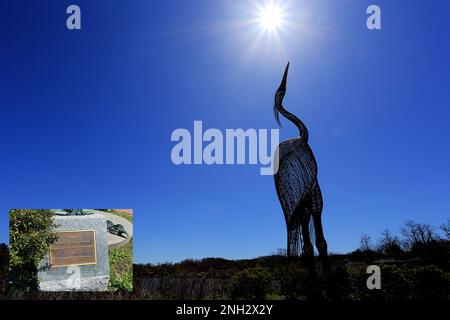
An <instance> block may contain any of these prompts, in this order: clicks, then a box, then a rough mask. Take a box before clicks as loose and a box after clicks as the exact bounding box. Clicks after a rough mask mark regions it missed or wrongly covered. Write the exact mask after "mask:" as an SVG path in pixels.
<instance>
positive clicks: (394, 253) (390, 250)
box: [377, 229, 403, 258]
mask: <svg viewBox="0 0 450 320" xmlns="http://www.w3.org/2000/svg"><path fill="white" fill-rule="evenodd" d="M377 250H378V251H379V252H380V253H382V254H384V255H385V256H388V257H395V258H398V257H400V256H401V255H402V254H403V250H402V246H401V242H400V240H399V239H398V237H396V236H393V235H392V234H391V232H390V231H389V230H388V229H386V230H384V231H383V232H382V233H381V238H380V240H379V241H378V245H377Z"/></svg>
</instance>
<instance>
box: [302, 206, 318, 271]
mask: <svg viewBox="0 0 450 320" xmlns="http://www.w3.org/2000/svg"><path fill="white" fill-rule="evenodd" d="M309 219H310V216H309V215H308V216H307V217H305V218H304V219H302V224H301V229H302V238H303V239H302V240H303V254H304V256H303V261H304V263H305V267H306V269H308V271H309V272H310V274H311V275H313V276H315V275H316V267H315V263H314V247H313V245H312V243H311V238H310V236H309Z"/></svg>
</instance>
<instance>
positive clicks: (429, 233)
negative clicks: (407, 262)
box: [401, 220, 438, 250]
mask: <svg viewBox="0 0 450 320" xmlns="http://www.w3.org/2000/svg"><path fill="white" fill-rule="evenodd" d="M401 233H402V235H403V236H404V237H405V240H404V245H405V247H406V249H408V250H413V249H414V248H416V247H418V246H427V245H429V244H431V243H432V242H433V241H435V240H438V236H437V235H436V233H435V232H434V229H433V227H432V226H430V225H429V224H421V223H416V222H414V221H412V220H409V221H407V222H406V224H405V226H404V227H403V228H401Z"/></svg>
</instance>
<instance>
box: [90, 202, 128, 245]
mask: <svg viewBox="0 0 450 320" xmlns="http://www.w3.org/2000/svg"><path fill="white" fill-rule="evenodd" d="M85 211H87V212H92V213H99V214H101V215H103V216H105V218H106V219H107V220H110V221H111V222H112V223H114V224H121V225H123V227H124V228H125V230H126V231H127V233H128V239H126V238H123V237H120V236H117V235H115V234H111V233H109V232H108V233H107V237H108V246H109V248H117V247H121V246H123V245H125V244H127V243H128V241H130V240H131V238H132V237H133V224H132V223H131V222H130V221H128V220H127V219H125V218H122V217H119V216H117V215H115V214H112V213H109V212H105V211H99V210H90V209H88V210H85Z"/></svg>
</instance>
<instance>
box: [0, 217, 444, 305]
mask: <svg viewBox="0 0 450 320" xmlns="http://www.w3.org/2000/svg"><path fill="white" fill-rule="evenodd" d="M449 230H450V220H449V221H447V223H445V224H444V225H442V226H440V227H439V229H437V228H433V227H431V226H429V225H426V224H418V223H414V222H408V223H406V224H405V226H404V227H403V228H402V229H401V232H400V234H399V236H395V235H393V234H392V233H391V232H389V231H384V232H383V233H382V235H381V238H380V239H379V240H378V241H377V243H376V244H374V245H372V243H371V239H370V237H368V236H367V235H363V236H362V237H361V244H360V248H359V249H357V250H355V251H353V252H351V253H348V254H331V255H330V260H331V265H332V269H333V271H332V273H331V274H329V275H324V274H321V275H320V277H319V278H316V279H315V278H311V277H310V276H309V274H308V272H307V271H306V270H305V269H304V268H303V267H302V264H301V261H300V259H287V258H286V256H285V254H284V252H283V250H281V251H280V252H278V253H277V254H273V255H271V256H267V257H259V258H256V259H249V260H226V259H221V258H206V259H202V260H185V261H182V262H180V263H175V264H172V263H165V264H157V265H152V264H147V265H134V267H133V282H134V283H133V291H132V292H131V293H128V292H125V291H122V290H118V291H117V292H115V293H39V292H30V293H23V294H18V293H15V294H12V295H11V293H10V292H8V293H6V291H5V289H4V287H3V289H1V290H3V293H4V294H5V293H6V294H7V295H6V297H9V298H13V299H23V298H25V299H27V298H28V299H284V300H333V301H340V300H361V301H367V300H376V301H378V300H385V301H396V300H417V299H433V300H449V298H450V268H449V259H450V237H449V232H448V231H449ZM1 249H2V252H1V253H0V257H2V260H1V263H2V266H3V265H4V264H3V263H4V262H5V261H6V260H7V254H5V252H7V247H6V246H2V247H1ZM371 264H376V265H379V266H380V268H381V290H369V289H367V286H366V281H367V278H368V277H369V275H368V274H367V273H366V270H367V266H368V265H371ZM317 265H320V264H317ZM2 270H5V269H2ZM3 272H4V271H3ZM4 279H5V274H4V273H2V278H1V279H0V281H1V283H2V284H3V285H4V283H5V280H4Z"/></svg>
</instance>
